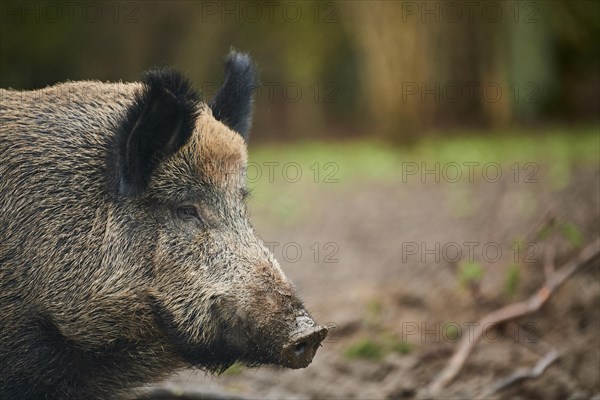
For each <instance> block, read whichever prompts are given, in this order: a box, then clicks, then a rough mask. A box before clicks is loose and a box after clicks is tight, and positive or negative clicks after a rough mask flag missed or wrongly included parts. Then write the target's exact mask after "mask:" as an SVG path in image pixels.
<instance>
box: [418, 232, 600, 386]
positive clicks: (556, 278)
mask: <svg viewBox="0 0 600 400" xmlns="http://www.w3.org/2000/svg"><path fill="white" fill-rule="evenodd" d="M598 254H600V239H597V240H596V241H594V242H593V243H592V244H590V245H588V246H587V247H585V248H584V249H583V250H582V251H581V252H580V253H579V255H578V257H576V258H575V259H573V260H571V261H570V262H568V263H567V264H566V265H565V266H563V267H562V268H560V269H558V270H556V271H555V272H553V273H552V275H551V276H550V277H547V279H546V282H545V284H544V285H543V286H542V287H541V288H540V289H539V290H538V291H537V292H536V293H535V294H534V295H533V296H531V297H530V298H529V299H528V300H526V301H523V302H520V303H515V304H511V305H508V306H505V307H502V308H500V309H499V310H496V311H493V312H491V313H490V314H488V315H487V316H485V317H483V318H482V319H481V320H480V321H479V324H478V325H477V326H476V327H475V329H474V332H473V335H468V336H463V337H462V339H461V341H460V343H459V344H458V348H457V350H456V352H455V353H454V355H453V356H452V358H451V359H450V361H449V362H448V364H447V365H446V368H445V369H444V370H443V371H442V372H441V373H440V374H439V375H438V376H437V377H436V378H435V379H434V381H433V382H432V383H431V384H430V385H429V388H428V391H429V393H430V394H432V395H434V396H435V395H437V394H439V392H440V390H441V389H442V388H443V387H444V386H445V385H447V384H448V383H449V382H451V381H452V380H453V379H454V378H455V377H456V375H457V374H458V372H459V371H460V369H461V368H462V366H463V365H464V363H465V361H466V359H467V357H468V356H469V354H470V353H471V351H472V349H473V347H474V346H475V344H477V342H478V341H479V339H481V336H482V335H483V334H484V333H486V332H487V331H488V330H489V329H491V328H493V327H494V326H496V325H498V324H499V323H502V322H505V321H509V320H512V319H515V318H518V317H522V316H524V315H527V314H531V313H534V312H536V311H538V310H539V309H540V308H541V307H542V306H543V305H544V304H545V303H546V301H548V299H549V298H550V296H551V295H552V294H553V293H554V292H555V291H556V289H557V288H558V287H559V286H560V285H561V284H562V283H563V282H564V281H566V280H567V279H568V278H569V277H570V276H571V275H572V274H573V273H574V272H575V271H576V270H577V269H578V268H579V267H581V266H582V265H585V264H587V263H588V262H590V261H591V260H593V259H594V258H596V257H597V256H598ZM547 270H549V269H547Z"/></svg>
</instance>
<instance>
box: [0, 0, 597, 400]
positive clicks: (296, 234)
mask: <svg viewBox="0 0 600 400" xmlns="http://www.w3.org/2000/svg"><path fill="white" fill-rule="evenodd" d="M232 47H233V48H235V49H237V50H240V51H244V52H249V53H250V54H251V56H252V57H253V59H254V60H255V62H256V64H257V65H258V68H259V71H260V76H261V81H262V85H261V87H260V90H259V91H258V93H257V99H256V113H255V121H254V127H253V130H252V134H251V140H250V152H249V153H250V162H251V164H250V165H249V168H248V181H249V186H250V188H251V189H252V197H251V199H250V201H249V207H250V211H251V214H252V220H253V224H254V225H255V227H256V228H257V231H258V232H260V233H261V235H262V237H263V238H264V239H265V242H266V243H270V244H271V246H272V250H273V252H274V255H275V257H276V258H277V259H278V260H279V262H280V263H281V266H282V268H283V269H284V271H285V272H286V274H287V275H288V276H289V277H290V278H291V279H292V280H293V281H294V282H295V284H296V286H297V288H298V291H299V292H300V294H301V296H302V297H303V298H304V299H305V301H306V304H307V306H308V308H309V309H310V310H312V312H313V315H314V316H315V317H316V318H317V320H319V321H320V322H321V323H328V324H329V326H331V327H333V328H332V332H333V333H332V335H331V336H332V337H330V338H328V340H327V341H326V342H325V343H324V346H323V347H322V348H321V349H320V350H319V352H318V353H317V355H316V357H315V360H314V361H313V364H312V365H311V366H310V367H309V368H306V369H304V370H298V371H285V372H284V371H281V370H276V369H271V368H261V369H258V370H256V369H252V370H250V369H246V368H245V367H243V366H241V365H237V364H236V365H234V366H233V367H231V368H230V369H229V370H227V371H226V372H225V374H224V375H222V376H220V377H218V378H216V377H208V376H205V375H203V374H202V373H199V374H194V373H192V372H182V373H180V374H179V375H176V376H174V377H172V379H170V380H169V381H168V382H166V383H165V384H167V385H175V386H176V387H177V393H181V390H180V389H181V388H182V387H184V388H190V390H198V389H199V390H201V392H202V393H205V392H217V394H222V395H224V397H223V398H230V397H231V396H232V395H235V396H238V397H241V398H246V397H248V398H273V399H280V398H388V399H400V398H414V397H419V396H420V394H422V393H423V389H424V388H427V387H428V385H430V384H431V382H432V381H433V380H434V378H435V377H436V376H438V373H439V372H440V371H441V370H442V369H443V368H444V366H445V365H446V364H447V362H448V359H449V358H450V356H451V355H452V353H453V351H454V350H455V349H456V347H457V341H458V340H459V339H460V340H462V339H463V338H464V337H465V336H463V333H465V332H466V327H468V326H472V325H468V324H474V323H475V322H476V321H478V320H480V318H482V317H483V316H485V315H487V314H488V313H490V312H492V311H493V310H496V309H498V308H499V307H502V306H506V305H510V304H513V303H515V302H518V301H523V300H526V299H528V298H529V297H530V296H531V295H532V293H535V291H536V290H537V289H538V288H540V287H541V285H543V284H544V282H545V275H544V274H545V272H546V271H548V270H552V269H553V268H552V266H551V267H548V265H550V264H553V261H554V260H555V261H556V268H557V269H558V268H559V266H561V265H563V263H565V262H567V261H568V260H571V259H574V258H575V257H576V256H577V255H578V254H579V252H580V251H581V249H582V248H584V246H587V245H588V244H589V243H590V242H592V243H594V240H597V238H598V236H599V232H600V186H599V185H600V133H599V128H600V125H599V123H600V116H599V110H600V2H598V1H569V0H559V1H527V0H525V1H510V0H509V1H488V0H475V1H322V2H316V1H248V2H246V1H230V2H218V1H177V0H173V1H120V2H116V1H77V0H64V1H62V0H58V1H11V0H2V1H1V2H0V87H2V88H9V87H12V88H15V89H35V88H41V87H45V86H47V85H51V84H54V83H57V82H61V81H65V80H81V79H98V80H102V81H108V80H110V81H118V80H122V81H134V80H139V78H140V76H141V74H142V71H144V70H145V69H147V68H150V67H153V66H162V65H171V66H174V67H176V68H177V69H179V70H181V71H182V72H183V73H184V74H185V75H187V76H188V77H190V78H191V80H192V81H193V82H194V84H195V86H196V87H197V88H199V89H201V90H202V92H203V96H204V98H205V100H208V99H210V98H211V96H212V95H213V94H214V93H215V92H216V90H217V88H218V87H219V85H220V84H221V82H222V73H223V72H222V71H223V60H224V58H225V56H226V55H227V53H228V52H229V50H230V48H232ZM92 95H93V94H92ZM540 221H542V222H541V223H540ZM536 227H537V228H536ZM540 227H541V228H540ZM473 243H476V244H477V246H478V247H476V251H475V254H474V255H473V256H472V255H471V254H470V250H469V249H467V245H469V246H471V244H473ZM596 243H598V242H596ZM449 248H450V249H454V250H456V249H458V255H456V254H454V253H452V254H447V253H444V250H445V249H449ZM482 248H483V249H486V248H487V249H489V248H491V249H500V251H499V253H500V254H498V257H496V256H493V257H490V256H489V254H486V253H485V252H483V251H482ZM408 250H410V251H408ZM467 254H469V255H468V256H467ZM546 279H548V277H546ZM599 330H600V269H599V268H598V262H597V260H596V262H595V263H587V264H586V265H583V266H581V268H580V270H579V272H578V273H577V274H575V275H573V277H572V279H570V280H569V281H568V282H567V283H566V284H565V285H564V286H563V287H562V288H561V289H560V291H557V292H556V294H555V295H553V296H552V298H550V299H549V301H548V304H546V305H545V306H544V307H543V308H542V309H541V310H540V311H539V312H537V313H533V314H531V315H528V316H524V317H521V318H519V319H516V320H513V321H512V322H511V323H506V324H500V325H499V326H497V327H496V328H495V329H494V330H493V333H492V335H494V336H492V338H493V339H484V340H482V342H483V343H480V344H479V345H477V348H476V350H475V351H474V352H473V356H472V357H470V358H469V359H468V360H467V362H466V365H465V367H464V368H463V370H462V371H461V373H460V374H459V375H458V378H457V379H456V380H455V381H454V382H452V383H451V384H450V385H448V387H447V388H445V389H444V391H443V392H442V395H439V396H436V397H445V398H473V397H475V396H480V397H482V398H489V397H490V396H489V394H490V393H491V392H490V391H489V390H491V388H496V389H494V391H496V392H497V394H499V395H500V397H504V398H510V399H515V398H516V399H528V400H529V399H554V398H555V399H567V398H568V399H584V398H585V399H587V398H596V399H598V398H600V380H599V376H600V367H599V366H600V350H599V348H598V337H599V334H598V332H599ZM532 349H533V350H532ZM547 349H555V350H557V354H560V355H559V356H557V358H558V361H555V360H556V359H553V360H552V361H550V363H551V365H550V366H549V367H548V368H547V370H546V371H545V372H544V373H543V374H542V376H541V377H540V378H539V379H537V380H536V379H531V380H525V382H523V383H519V384H515V385H509V387H508V388H503V389H502V390H500V389H498V386H497V385H495V383H494V382H498V380H499V379H501V378H502V377H506V376H509V375H510V374H511V372H513V371H515V370H517V369H518V368H519V367H531V366H533V365H536V363H537V362H539V360H540V359H541V360H544V357H546V356H544V354H546V355H548V354H550V355H552V354H553V353H552V352H547ZM308 382H310V384H308ZM425 394H426V395H425V398H431V396H429V397H427V393H426V392H425ZM177 398H182V397H177ZM190 398H191V397H190ZM195 398H198V396H196V397H195ZM201 398H205V397H202V396H201Z"/></svg>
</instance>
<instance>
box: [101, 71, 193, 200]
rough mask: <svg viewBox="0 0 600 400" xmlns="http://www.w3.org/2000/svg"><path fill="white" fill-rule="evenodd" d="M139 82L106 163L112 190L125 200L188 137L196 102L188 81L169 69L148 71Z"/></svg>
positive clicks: (135, 193)
mask: <svg viewBox="0 0 600 400" xmlns="http://www.w3.org/2000/svg"><path fill="white" fill-rule="evenodd" d="M142 82H143V85H144V86H143V89H142V90H141V91H140V92H138V94H137V95H136V98H135V100H134V102H133V103H132V104H131V106H129V109H128V110H127V113H126V115H125V117H124V119H123V121H122V122H121V124H120V125H119V127H118V130H117V133H116V140H115V145H116V147H115V149H114V154H113V155H112V157H111V158H110V160H109V164H111V165H109V170H111V169H112V171H113V173H114V174H115V175H114V178H115V179H114V180H113V182H112V183H113V185H114V186H113V188H114V189H115V190H116V191H117V193H118V194H119V195H122V196H128V197H135V196H139V195H140V194H141V193H143V192H144V190H146V188H147V186H148V183H149V181H150V175H151V174H152V172H153V171H154V169H155V168H156V166H157V165H158V163H159V162H160V161H162V160H163V159H164V158H165V157H168V156H169V155H171V154H173V153H175V152H176V151H177V150H179V149H180V148H181V146H183V145H184V144H185V143H186V142H187V140H188V139H189V138H190V136H191V134H192V132H193V131H194V126H195V123H196V118H197V110H198V102H199V96H198V94H197V93H196V92H195V91H194V90H193V89H192V86H191V84H190V82H189V81H187V80H186V79H185V78H184V77H183V76H181V75H180V74H179V73H178V72H176V71H174V70H172V69H159V70H151V71H148V72H146V73H145V74H144V78H143V81H142Z"/></svg>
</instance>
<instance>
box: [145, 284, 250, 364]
mask: <svg viewBox="0 0 600 400" xmlns="http://www.w3.org/2000/svg"><path fill="white" fill-rule="evenodd" d="M149 300H150V305H151V307H152V310H153V312H154V315H155V320H156V322H157V325H158V327H159V329H160V330H161V331H162V332H163V333H164V335H165V336H166V338H167V339H168V342H169V344H170V345H171V346H172V347H173V350H174V352H175V353H176V354H177V355H178V356H179V357H181V358H182V359H183V361H185V362H186V363H188V364H190V365H193V366H195V367H198V368H201V369H203V370H206V371H209V372H215V373H221V372H223V371H225V370H226V369H227V368H229V367H230V366H231V365H233V364H234V363H235V362H236V361H238V359H239V358H240V354H239V352H237V351H235V349H234V348H233V347H232V346H228V345H227V343H226V342H225V340H223V339H218V340H216V341H213V342H212V343H210V344H202V343H198V342H193V341H192V339H191V338H190V337H189V335H186V334H185V333H182V332H181V331H180V330H179V329H178V327H177V324H176V323H175V319H174V317H173V315H172V314H171V313H170V312H169V311H167V310H166V309H165V308H164V307H163V306H162V304H161V302H160V301H159V300H158V299H157V298H156V297H154V296H151V295H150V296H149Z"/></svg>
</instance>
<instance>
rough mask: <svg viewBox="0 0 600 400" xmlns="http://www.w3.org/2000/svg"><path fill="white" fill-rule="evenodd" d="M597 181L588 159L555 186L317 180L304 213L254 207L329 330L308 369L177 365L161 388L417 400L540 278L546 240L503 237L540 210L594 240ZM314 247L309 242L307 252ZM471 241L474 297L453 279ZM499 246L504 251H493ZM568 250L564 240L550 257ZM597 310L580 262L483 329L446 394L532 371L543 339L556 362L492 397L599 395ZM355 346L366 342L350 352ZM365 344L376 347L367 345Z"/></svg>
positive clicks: (527, 226) (561, 257)
mask: <svg viewBox="0 0 600 400" xmlns="http://www.w3.org/2000/svg"><path fill="white" fill-rule="evenodd" d="M599 181H600V172H599V171H598V169H597V168H593V167H592V168H589V167H588V168H584V169H581V170H577V171H572V172H571V177H570V181H569V183H568V184H566V185H564V186H563V187H562V188H558V189H557V188H556V187H553V186H552V185H546V184H544V180H543V174H542V178H541V179H540V181H539V182H538V183H535V184H526V183H523V182H521V183H515V182H512V181H511V180H510V179H503V180H501V181H500V182H495V183H490V182H483V181H478V182H474V183H467V184H451V183H443V182H442V183H427V182H426V183H422V182H420V181H419V180H417V181H415V182H407V183H399V182H380V183H374V182H368V181H364V182H354V183H353V184H352V185H340V186H339V187H334V188H331V187H323V186H318V187H317V188H314V189H312V192H310V191H309V194H308V195H307V194H306V193H305V196H306V197H307V200H306V201H307V202H308V210H309V211H308V212H307V213H305V215H303V216H302V218H300V219H299V220H298V221H296V222H295V223H294V224H293V225H292V226H290V225H289V224H284V223H279V222H278V221H277V219H276V218H275V217H274V216H273V215H270V214H269V213H268V211H265V210H266V209H265V208H263V209H261V208H260V207H255V208H256V209H257V210H258V211H255V212H254V223H255V226H256V228H257V230H258V231H259V232H261V234H262V236H263V237H264V238H265V240H266V241H270V240H271V241H277V242H278V243H279V246H277V247H275V250H274V252H275V255H276V257H277V258H278V259H279V260H280V263H281V264H282V267H283V269H284V270H285V272H286V274H287V275H288V277H289V278H290V279H292V280H293V281H294V282H295V283H296V285H297V288H298V291H299V293H300V294H301V296H302V297H303V298H304V300H305V302H306V304H307V307H308V309H309V310H311V311H312V313H313V315H314V316H315V317H316V319H317V320H318V321H319V322H321V323H329V324H330V325H331V326H335V328H334V329H332V334H331V335H330V337H329V338H328V339H327V340H326V342H325V343H324V344H323V347H322V348H321V349H320V350H319V351H318V353H317V355H316V357H315V360H314V362H313V363H312V364H311V365H310V366H309V367H308V368H306V369H302V370H296V371H290V370H283V369H277V368H269V367H264V368H259V369H247V368H242V367H238V368H235V369H232V370H230V371H228V372H226V373H225V374H223V375H221V376H211V375H206V374H205V373H203V372H202V371H183V372H180V373H178V374H177V375H175V376H173V377H172V378H171V379H170V380H169V381H168V384H174V385H178V386H181V387H184V388H186V387H187V388H191V387H193V388H195V389H201V390H205V391H206V392H212V393H218V394H222V395H230V396H239V397H243V398H272V399H280V398H286V399H304V398H332V399H333V398H339V399H342V398H343V399H347V398H357V399H405V398H406V399H410V398H419V397H422V396H423V395H424V393H425V392H424V388H425V387H426V386H427V384H429V383H430V382H431V381H432V380H433V379H434V377H435V376H436V375H437V374H438V373H439V372H440V371H441V369H442V368H443V367H444V365H445V364H446V362H447V361H448V359H449V357H450V356H451V354H452V352H453V350H454V348H455V346H456V342H457V335H461V334H462V335H465V334H468V333H469V326H472V325H469V324H473V323H476V322H477V321H478V320H479V319H480V318H481V317H482V316H483V315H485V314H486V313H488V312H490V311H492V310H494V309H496V308H498V307H500V306H502V305H505V304H509V303H511V302H515V301H520V300H523V299H526V298H528V297H529V296H530V295H531V294H532V293H533V291H534V290H535V289H536V288H537V287H539V286H540V285H541V283H542V282H543V279H544V278H543V271H542V265H541V263H542V260H543V248H544V247H543V246H544V244H543V243H541V242H537V243H533V242H532V243H529V242H528V243H525V244H531V245H532V246H530V247H529V248H526V249H525V248H524V249H519V250H518V251H516V250H514V248H511V245H512V244H513V242H514V241H515V240H523V239H524V238H525V237H526V235H527V233H528V232H529V231H530V230H531V229H532V228H533V227H534V225H535V224H536V222H537V221H539V220H540V218H541V217H542V216H543V215H544V213H545V212H546V211H547V210H553V212H555V213H556V215H558V216H559V218H561V220H563V221H568V222H569V223H570V224H572V225H574V226H575V227H577V230H578V231H579V233H580V234H581V237H582V244H585V243H587V242H589V241H591V240H592V239H594V238H595V237H597V236H598V234H599V225H598V224H599V222H598V221H599V217H600V209H599V204H600V199H599V193H600V191H599ZM303 190H304V189H303ZM471 242H473V243H475V244H470V245H469V244H465V243H471ZM288 243H296V244H298V245H299V247H300V248H301V250H302V256H301V257H300V259H299V260H296V258H297V257H296V255H295V252H293V251H292V250H293V249H292V248H290V247H289V246H288V248H287V250H288V253H287V254H285V253H284V252H283V247H284V246H285V244H288ZM314 243H318V246H319V248H320V254H319V255H318V257H316V259H315V251H314V247H313V248H312V249H311V246H313V244H314ZM332 243H333V245H331V244H332ZM328 245H329V247H327V246H328ZM415 245H416V247H417V254H412V253H413V252H414V246H415ZM486 245H487V247H486ZM293 246H294V247H296V245H293ZM436 246H437V247H436ZM469 246H471V247H472V248H473V249H474V250H473V251H474V253H473V254H474V259H475V261H476V262H478V263H479V264H480V265H481V266H482V268H483V276H482V278H481V290H480V293H479V294H478V295H477V296H473V294H472V293H471V292H470V291H469V290H468V288H466V287H465V285H461V282H460V278H461V273H460V272H459V271H460V266H459V265H460V264H461V262H462V261H464V259H467V258H468V254H467V252H468V250H469ZM498 246H500V248H501V250H502V255H501V257H500V258H499V259H496V255H495V254H496V253H495V252H494V251H493V250H495V249H497V247H498ZM484 248H485V249H487V250H485V251H487V253H485V252H484ZM336 249H337V251H334V250H336ZM456 249H460V250H461V251H462V252H463V254H462V258H461V259H460V260H458V259H456V258H457V257H455V255H456V253H455V251H451V250H456ZM576 252H577V250H576V249H575V248H574V247H573V246H572V245H570V244H569V243H567V241H566V240H563V241H561V242H560V246H559V247H558V263H557V265H561V261H565V260H567V259H568V258H569V257H571V256H573V254H575V253H576ZM515 254H516V257H517V258H518V260H517V261H520V263H519V264H518V265H519V267H518V271H519V274H518V278H515V279H516V284H515V282H513V284H514V285H513V287H514V290H513V291H512V292H511V291H510V290H509V289H507V285H508V284H507V279H508V278H507V277H508V275H509V272H508V271H509V268H511V265H512V264H514V257H515ZM526 257H527V259H526ZM524 260H525V261H527V262H524ZM513 268H514V267H513ZM599 306H600V276H599V267H598V263H596V264H595V265H590V266H587V267H586V268H584V269H582V270H580V271H578V272H577V273H576V274H575V275H574V276H573V277H572V278H571V279H570V280H569V281H567V282H566V284H565V285H564V286H563V287H561V288H560V290H559V291H558V292H557V293H556V295H555V296H554V297H553V298H551V299H550V301H549V302H548V304H546V306H544V308H543V309H542V310H541V311H540V312H539V313H537V314H535V315H532V316H530V317H527V318H523V319H522V320H520V321H518V322H519V325H520V326H521V327H524V329H525V330H524V331H519V330H517V329H516V328H515V327H514V326H510V325H507V326H504V327H501V328H500V329H496V330H493V331H491V332H490V333H489V334H488V335H486V337H484V339H483V340H482V341H481V342H480V343H478V344H477V346H476V348H475V350H474V352H473V353H472V354H471V356H470V358H469V359H468V360H467V362H466V364H465V366H464V368H463V370H462V371H461V372H460V374H459V375H458V377H457V378H456V379H455V380H454V381H453V382H452V383H451V384H450V385H448V386H447V388H446V389H445V391H444V392H443V397H444V398H473V397H478V396H481V395H482V394H483V393H485V391H486V390H487V389H488V388H489V387H490V386H491V385H493V384H494V383H495V382H497V381H498V380H499V379H501V378H504V377H506V376H508V375H510V374H511V373H512V372H514V371H515V370H516V369H518V368H520V367H531V366H533V365H534V364H535V363H536V362H537V360H539V358H540V355H539V354H537V353H536V352H534V351H532V349H531V347H532V345H531V343H534V344H533V346H535V343H541V344H542V345H544V346H550V347H552V348H554V349H556V350H557V351H559V352H560V358H559V359H558V361H557V362H555V363H553V364H552V365H551V366H550V367H549V368H548V369H547V370H546V371H545V373H544V374H543V375H542V376H541V377H540V378H538V379H534V380H527V381H525V382H522V383H520V384H516V385H514V386H513V387H511V388H509V389H507V390H504V391H502V392H500V393H498V394H497V395H496V396H495V397H496V398H502V399H504V398H506V399H509V398H510V399H589V398H595V399H600V346H599V344H600V339H599V332H600V315H599V314H600V307H599ZM357 343H362V344H363V347H362V348H358V350H357ZM365 343H366V344H365ZM386 343H387V344H386ZM389 343H391V344H389ZM372 344H375V345H376V346H379V347H378V348H376V349H375V350H373V351H370V350H369V349H370V347H369V346H370V345H372ZM349 349H351V350H349ZM352 349H353V350H352ZM373 352H374V353H375V354H373Z"/></svg>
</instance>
